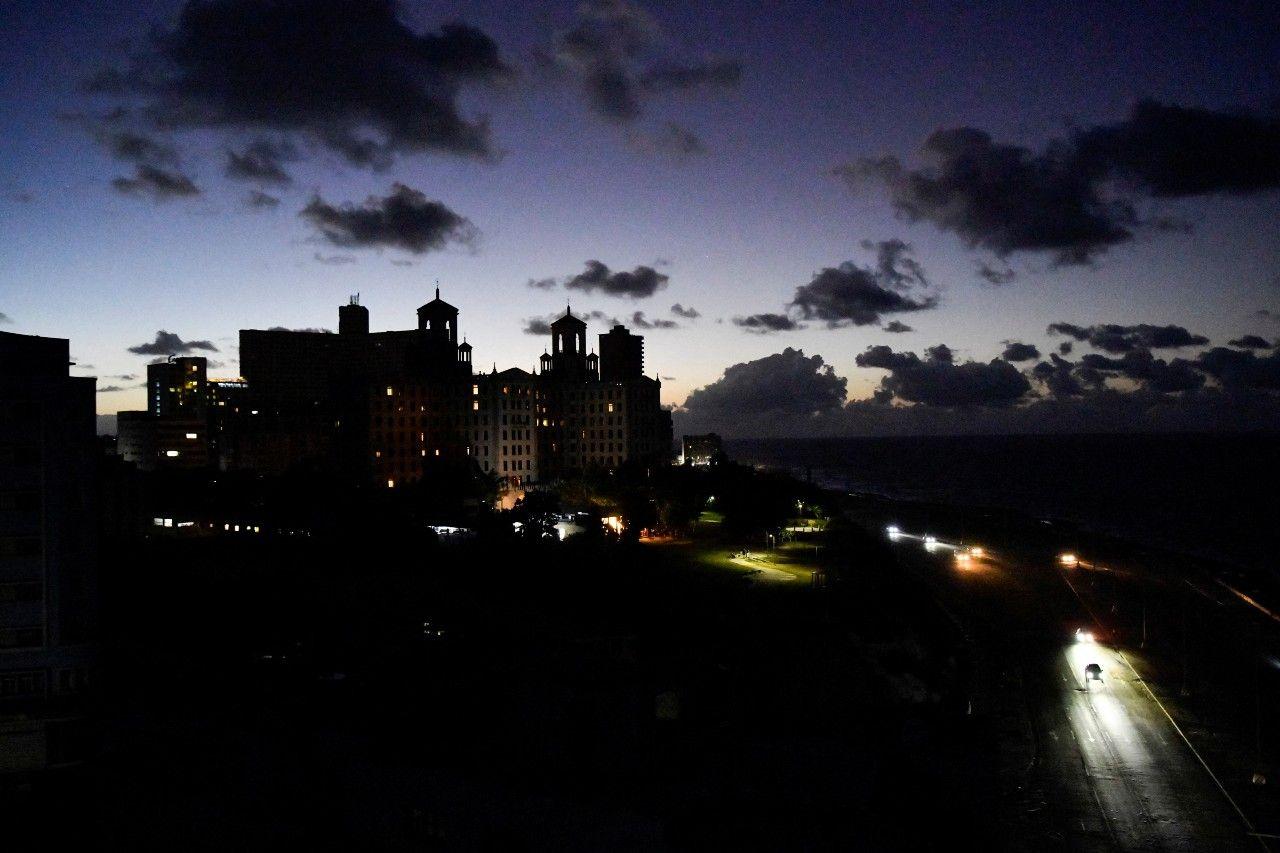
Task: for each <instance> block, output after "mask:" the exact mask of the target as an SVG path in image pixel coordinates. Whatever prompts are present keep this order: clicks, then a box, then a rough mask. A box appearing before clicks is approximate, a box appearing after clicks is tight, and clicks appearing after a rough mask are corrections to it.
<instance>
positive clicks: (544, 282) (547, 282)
mask: <svg viewBox="0 0 1280 853" xmlns="http://www.w3.org/2000/svg"><path fill="white" fill-rule="evenodd" d="M525 286H526V287H532V288H533V289H535V290H552V289H554V288H555V286H556V280H555V279H554V278H531V279H529V280H528V281H526V282H525Z"/></svg>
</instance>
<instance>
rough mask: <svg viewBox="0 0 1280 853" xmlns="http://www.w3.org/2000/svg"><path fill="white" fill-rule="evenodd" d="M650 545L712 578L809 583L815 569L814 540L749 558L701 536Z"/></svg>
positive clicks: (681, 565)
mask: <svg viewBox="0 0 1280 853" xmlns="http://www.w3.org/2000/svg"><path fill="white" fill-rule="evenodd" d="M648 547H651V548H655V549H660V550H661V552H662V554H663V557H664V559H665V560H666V561H667V562H669V563H671V564H672V565H673V566H677V567H678V568H679V570H681V571H687V572H691V573H694V574H699V575H702V576H704V577H706V578H708V579H723V580H741V579H747V578H751V579H753V580H756V581H758V582H761V583H786V584H797V585H803V586H808V585H809V583H810V578H811V577H812V574H813V569H814V568H815V564H814V551H813V544H812V543H811V542H788V543H787V544H785V545H781V546H779V547H778V548H775V549H774V550H772V551H751V552H750V555H749V556H748V557H745V558H743V557H737V558H735V557H731V556H730V552H731V550H732V549H731V548H730V546H728V545H725V544H723V543H721V542H714V541H709V540H707V539H701V538H699V539H693V540H687V539H686V540H679V541H671V542H653V543H649V545H648Z"/></svg>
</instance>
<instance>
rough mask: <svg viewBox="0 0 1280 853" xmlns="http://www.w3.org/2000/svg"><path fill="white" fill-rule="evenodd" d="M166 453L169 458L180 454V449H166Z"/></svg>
mask: <svg viewBox="0 0 1280 853" xmlns="http://www.w3.org/2000/svg"><path fill="white" fill-rule="evenodd" d="M164 455H165V456H168V457H169V458H173V457H174V456H177V455H178V451H176V450H166V451H165V452H164Z"/></svg>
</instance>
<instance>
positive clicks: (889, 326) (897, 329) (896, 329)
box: [881, 320, 915, 335]
mask: <svg viewBox="0 0 1280 853" xmlns="http://www.w3.org/2000/svg"><path fill="white" fill-rule="evenodd" d="M881 328H882V329H883V330H884V331H886V332H889V333H891V334H895V335H900V334H902V333H903V332H914V331H915V329H913V328H911V327H910V326H908V325H907V324H906V323H904V322H902V321H901V320H890V321H889V322H888V323H885V324H884V326H882V327H881Z"/></svg>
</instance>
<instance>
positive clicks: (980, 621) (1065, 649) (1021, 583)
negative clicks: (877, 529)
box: [896, 533, 1267, 851]
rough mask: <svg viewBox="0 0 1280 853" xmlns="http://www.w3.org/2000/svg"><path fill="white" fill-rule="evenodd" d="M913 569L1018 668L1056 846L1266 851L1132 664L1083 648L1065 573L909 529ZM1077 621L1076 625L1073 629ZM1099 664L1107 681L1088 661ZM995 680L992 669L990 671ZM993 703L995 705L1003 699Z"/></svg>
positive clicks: (1117, 652) (1105, 650) (1001, 662)
mask: <svg viewBox="0 0 1280 853" xmlns="http://www.w3.org/2000/svg"><path fill="white" fill-rule="evenodd" d="M896 544H897V547H898V548H899V549H900V550H899V553H900V554H901V556H903V557H904V561H905V562H906V563H907V565H909V566H911V567H914V568H915V569H916V570H917V571H919V572H920V573H921V574H922V576H923V577H925V578H926V579H927V580H929V582H930V583H931V584H932V585H933V586H934V588H935V589H936V590H937V591H938V594H939V596H940V597H941V598H942V600H943V601H944V602H945V604H946V605H947V606H948V607H950V608H952V609H953V610H954V611H956V613H957V615H958V618H959V619H960V620H961V621H962V622H964V623H965V624H966V625H968V626H969V627H970V628H971V633H972V634H973V635H974V638H975V640H976V641H977V642H978V643H980V644H982V645H983V646H984V647H985V649H986V652H987V654H988V656H989V659H990V660H992V661H994V662H995V665H997V666H1000V667H1014V668H1016V669H1017V670H1018V671H1019V674H1020V679H1019V680H1020V682H1021V683H1022V685H1023V690H1024V692H1025V694H1026V695H1025V699H1026V703H1027V715H1028V717H1029V720H1030V724H1031V728H1032V730H1033V732H1034V736H1035V752H1034V754H1035V758H1034V761H1033V763H1032V766H1031V768H1030V770H1029V773H1028V774H1027V784H1028V785H1029V786H1031V787H1032V788H1033V789H1038V790H1039V791H1041V793H1042V796H1043V805H1044V808H1045V809H1047V811H1048V812H1049V814H1050V815H1051V821H1050V823H1051V825H1052V829H1051V831H1050V832H1049V833H1048V837H1046V838H1044V839H1042V842H1043V846H1046V847H1049V848H1050V849H1055V848H1056V849H1065V850H1088V851H1094V850H1097V851H1111V850H1228V851H1232V850H1242V851H1243V850H1251V851H1258V850H1260V849H1267V848H1266V847H1265V846H1264V843H1263V842H1262V841H1261V840H1259V839H1258V838H1255V837H1252V836H1250V835H1249V834H1248V827H1247V826H1246V823H1245V821H1244V820H1243V818H1242V816H1241V815H1240V814H1239V813H1237V812H1236V810H1235V808H1234V806H1233V804H1232V803H1231V802H1230V801H1229V799H1228V798H1227V797H1226V795H1225V794H1224V793H1223V792H1222V791H1221V790H1220V789H1219V787H1218V786H1217V784H1216V782H1215V780H1214V779H1213V777H1212V776H1211V775H1210V773H1209V771H1207V770H1206V768H1205V767H1204V766H1202V765H1201V762H1200V760H1199V758H1198V757H1197V756H1196V754H1195V753H1194V752H1193V750H1192V749H1191V747H1190V746H1189V745H1188V744H1187V743H1186V742H1185V741H1184V740H1183V738H1182V736H1181V734H1180V733H1179V732H1178V730H1177V728H1176V727H1175V726H1174V724H1173V722H1172V720H1170V719H1169V717H1168V716H1166V714H1165V712H1164V710H1163V709H1162V708H1161V707H1160V705H1159V703H1158V701H1157V700H1156V698H1155V696H1154V695H1153V694H1152V693H1151V692H1150V691H1149V690H1147V688H1146V686H1145V685H1143V684H1142V682H1141V679H1140V678H1139V677H1138V675H1137V673H1135V672H1134V671H1133V669H1132V668H1131V667H1130V666H1129V665H1128V663H1127V662H1126V660H1125V654H1126V652H1125V651H1124V650H1121V649H1117V648H1113V647H1110V646H1107V645H1105V644H1102V643H1089V642H1077V640H1076V637H1075V636H1074V627H1083V628H1089V627H1091V618H1090V616H1089V614H1088V613H1087V612H1086V610H1085V608H1084V607H1083V606H1082V603H1081V602H1080V601H1079V600H1078V599H1076V597H1075V596H1074V594H1073V592H1072V591H1071V589H1070V588H1069V587H1068V585H1067V584H1066V583H1065V582H1064V580H1063V578H1062V577H1061V575H1059V573H1058V570H1057V569H1056V568H1055V567H1054V566H1051V565H1035V564H1027V563H1020V562H1019V561H1017V560H1016V559H1013V558H1011V557H1010V556H1009V555H1007V554H1005V555H1001V554H992V553H990V552H987V553H985V554H984V555H983V556H982V557H981V558H968V559H964V558H960V559H958V558H957V554H962V553H963V550H962V549H960V548H958V546H956V545H954V544H953V543H948V542H945V541H938V542H937V543H936V544H933V545H932V546H930V547H928V548H926V547H923V545H924V543H923V540H921V539H919V538H918V537H912V536H910V535H908V534H905V533H904V534H902V535H901V536H899V537H898V538H897V540H896ZM1073 626H1074V627H1073ZM1089 663H1097V664H1099V665H1100V666H1101V667H1102V668H1103V676H1102V677H1103V681H1102V682H1101V684H1099V683H1097V682H1091V683H1090V684H1088V685H1087V686H1086V684H1085V681H1084V670H1085V666H1086V665H1087V664H1089ZM992 675H993V677H994V674H992ZM1008 699H1009V697H995V698H994V700H993V701H1002V700H1003V701H1007V700H1008Z"/></svg>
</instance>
